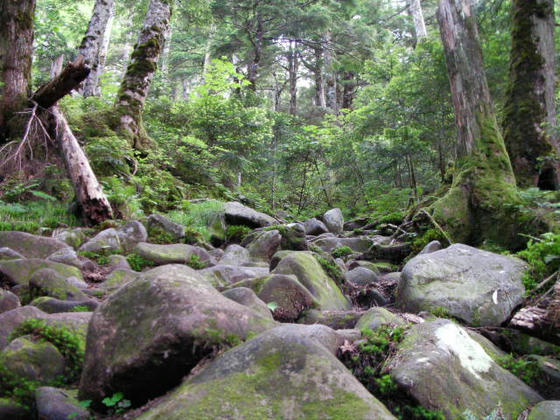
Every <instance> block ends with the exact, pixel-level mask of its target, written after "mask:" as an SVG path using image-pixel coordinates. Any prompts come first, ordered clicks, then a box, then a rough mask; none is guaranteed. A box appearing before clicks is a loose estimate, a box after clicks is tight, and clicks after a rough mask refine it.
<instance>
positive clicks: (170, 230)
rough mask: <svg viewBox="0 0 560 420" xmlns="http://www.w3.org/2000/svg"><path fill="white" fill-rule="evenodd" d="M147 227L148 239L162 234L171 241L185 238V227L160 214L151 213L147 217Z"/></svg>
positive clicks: (179, 240)
mask: <svg viewBox="0 0 560 420" xmlns="http://www.w3.org/2000/svg"><path fill="white" fill-rule="evenodd" d="M147 227H148V236H149V237H150V239H155V238H159V237H161V236H162V235H163V236H165V237H167V238H169V239H170V240H171V241H173V242H181V241H182V240H183V239H184V238H185V227H184V226H183V225H180V224H179V223H175V222H174V221H173V220H171V219H169V218H167V217H165V216H162V215H161V214H152V215H151V216H150V217H148V221H147Z"/></svg>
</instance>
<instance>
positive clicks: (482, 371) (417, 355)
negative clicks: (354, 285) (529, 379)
mask: <svg viewBox="0 0 560 420" xmlns="http://www.w3.org/2000/svg"><path fill="white" fill-rule="evenodd" d="M473 334H474V333H473ZM485 343H486V344H485V345H486V346H492V344H490V343H489V342H487V341H486V342H485ZM493 352H495V353H499V350H497V349H495V350H494V351H493ZM385 366H386V370H387V371H388V372H389V374H390V375H391V377H392V378H393V379H394V380H395V381H396V382H397V384H398V385H399V386H400V387H402V388H404V389H405V390H407V391H408V392H409V393H410V394H411V395H412V396H413V397H414V398H415V399H416V400H417V401H418V402H420V404H422V405H423V406H424V407H426V408H430V409H436V410H441V411H442V412H443V413H444V415H445V417H446V418H448V419H456V418H459V417H460V416H461V415H462V414H463V413H464V412H465V411H466V410H469V411H471V412H472V413H473V414H474V415H476V416H477V417H480V418H484V417H485V416H487V415H489V414H490V413H491V412H492V411H493V410H494V409H495V408H496V407H497V406H498V405H500V406H501V407H502V411H503V412H504V414H505V415H506V416H507V418H508V419H512V418H513V419H515V418H517V416H518V415H519V414H520V413H521V412H522V411H523V410H525V409H526V408H528V407H530V406H531V405H533V404H535V403H537V402H539V401H541V400H542V398H541V397H540V396H539V395H538V394H537V393H536V392H535V391H534V390H532V389H531V388H529V387H528V386H527V385H526V384H525V383H524V382H522V381H521V380H520V379H519V378H517V377H516V376H514V375H513V374H511V373H510V372H508V371H507V370H505V369H503V368H502V367H500V366H499V365H498V364H497V363H496V362H495V361H494V360H493V359H492V357H491V356H490V355H489V354H488V352H487V351H485V350H484V348H483V347H482V346H481V344H479V343H478V342H477V341H475V340H474V339H473V338H471V336H470V335H469V333H467V331H466V330H465V329H463V328H461V327H460V326H459V325H457V324H455V323H454V322H451V321H449V320H443V319H440V320H436V321H432V322H425V323H422V324H417V325H414V326H412V327H411V328H410V330H408V332H407V334H406V337H405V339H404V341H403V342H402V343H400V344H399V347H398V350H397V352H396V353H395V354H394V356H392V357H391V358H390V360H389V361H387V363H386V365H385Z"/></svg>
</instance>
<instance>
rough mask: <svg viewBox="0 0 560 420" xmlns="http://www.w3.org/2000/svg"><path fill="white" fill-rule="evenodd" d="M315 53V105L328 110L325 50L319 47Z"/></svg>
mask: <svg viewBox="0 0 560 420" xmlns="http://www.w3.org/2000/svg"><path fill="white" fill-rule="evenodd" d="M314 52H315V68H314V69H313V73H314V75H315V105H317V106H318V107H319V108H321V109H326V108H327V95H326V91H325V78H324V76H323V49H322V48H320V47H317V48H315V49H314Z"/></svg>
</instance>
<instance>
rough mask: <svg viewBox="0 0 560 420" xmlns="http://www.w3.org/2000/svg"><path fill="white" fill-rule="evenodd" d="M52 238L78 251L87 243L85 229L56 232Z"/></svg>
mask: <svg viewBox="0 0 560 420" xmlns="http://www.w3.org/2000/svg"><path fill="white" fill-rule="evenodd" d="M53 237H54V238H55V239H57V240H59V241H62V242H64V243H66V244H67V245H69V246H71V247H72V248H74V249H78V248H79V247H80V246H82V245H83V243H84V242H86V241H87V235H86V232H85V229H83V228H76V229H66V230H62V231H58V232H56V233H55V234H54V235H53Z"/></svg>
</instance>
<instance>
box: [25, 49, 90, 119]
mask: <svg viewBox="0 0 560 420" xmlns="http://www.w3.org/2000/svg"><path fill="white" fill-rule="evenodd" d="M90 72H91V70H90V68H89V67H88V66H87V65H86V62H85V60H84V57H83V56H81V55H80V56H79V57H78V58H77V59H76V60H75V61H74V62H73V63H68V64H67V65H66V67H65V68H64V69H63V70H62V72H61V73H60V74H59V75H58V76H56V77H55V78H54V79H52V80H50V81H49V82H47V83H45V84H44V85H43V86H41V87H40V88H39V89H37V91H36V92H35V93H34V94H33V96H32V97H31V100H32V101H33V102H36V103H37V104H38V105H39V106H40V107H42V108H45V109H46V108H50V107H51V106H53V105H54V104H56V103H57V102H58V101H59V100H60V99H62V98H63V97H64V96H66V95H68V94H69V93H70V92H71V91H72V90H73V89H75V88H76V87H77V86H78V85H79V84H80V83H81V82H82V80H84V79H85V78H86V77H87V76H88V75H89V74H90Z"/></svg>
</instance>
